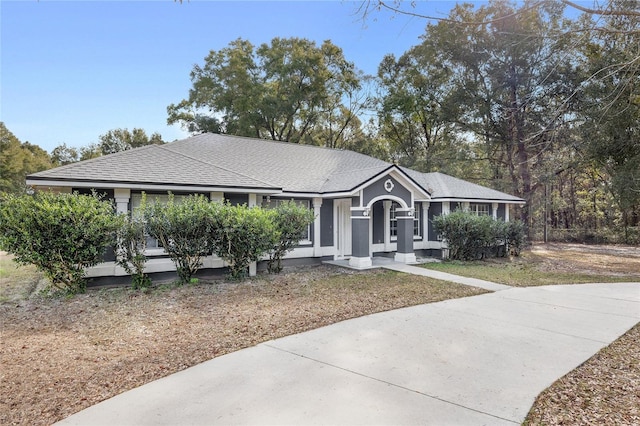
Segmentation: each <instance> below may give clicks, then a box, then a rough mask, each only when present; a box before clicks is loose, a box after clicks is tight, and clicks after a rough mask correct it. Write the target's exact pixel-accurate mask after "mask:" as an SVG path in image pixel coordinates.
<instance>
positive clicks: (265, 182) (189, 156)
mask: <svg viewBox="0 0 640 426" xmlns="http://www.w3.org/2000/svg"><path fill="white" fill-rule="evenodd" d="M177 142H179V141H177ZM167 145H169V144H165V145H157V146H158V147H160V148H162V149H163V150H166V151H170V152H171V153H173V154H176V155H180V156H182V157H185V158H188V159H190V160H193V161H197V162H199V163H203V164H206V165H208V166H211V167H215V168H217V169H221V170H224V171H227V172H231V173H235V174H237V175H240V176H242V177H245V178H248V179H251V180H254V181H256V182H260V183H262V184H265V185H268V186H271V187H272V188H279V187H278V186H277V185H274V184H273V183H271V182H267V181H264V180H262V179H257V178H255V177H253V176H249V175H245V174H244V173H240V172H237V171H235V170H233V169H228V168H226V167H222V166H219V165H217V164H213V163H210V162H209V161H206V160H202V159H200V158H195V157H192V156H191V155H187V154H185V153H183V152H177V151H174V150H173V149H170V148H169V147H168V146H167Z"/></svg>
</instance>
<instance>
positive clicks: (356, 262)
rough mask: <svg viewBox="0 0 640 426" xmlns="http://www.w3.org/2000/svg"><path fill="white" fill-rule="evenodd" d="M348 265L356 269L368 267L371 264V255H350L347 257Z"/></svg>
mask: <svg viewBox="0 0 640 426" xmlns="http://www.w3.org/2000/svg"><path fill="white" fill-rule="evenodd" d="M349 266H352V267H354V268H358V269H364V268H370V267H371V266H372V262H371V257H370V256H367V257H355V256H351V258H350V259H349Z"/></svg>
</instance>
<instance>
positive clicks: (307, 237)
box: [262, 198, 311, 244]
mask: <svg viewBox="0 0 640 426" xmlns="http://www.w3.org/2000/svg"><path fill="white" fill-rule="evenodd" d="M286 201H294V202H295V203H296V204H297V205H299V206H301V207H304V208H306V209H307V210H310V209H311V207H310V203H309V200H293V199H291V200H280V199H273V198H271V199H269V201H266V202H264V203H262V207H264V208H265V209H275V208H276V207H278V206H279V205H280V204H282V203H284V202H286ZM300 243H301V244H311V224H309V225H308V226H307V232H306V233H305V234H304V236H303V237H302V240H300Z"/></svg>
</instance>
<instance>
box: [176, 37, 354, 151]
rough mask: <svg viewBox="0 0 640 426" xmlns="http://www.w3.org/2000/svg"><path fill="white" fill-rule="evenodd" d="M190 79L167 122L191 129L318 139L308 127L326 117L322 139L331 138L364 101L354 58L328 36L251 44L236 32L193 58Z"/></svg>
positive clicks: (294, 139) (316, 126)
mask: <svg viewBox="0 0 640 426" xmlns="http://www.w3.org/2000/svg"><path fill="white" fill-rule="evenodd" d="M191 81H192V82H193V88H192V89H191V90H190V91H189V97H188V99H184V100H183V101H181V102H180V103H178V104H171V105H169V107H168V108H167V112H168V114H169V118H168V120H167V122H168V123H169V124H174V123H181V124H182V125H183V126H184V127H186V128H187V129H189V130H190V131H194V132H204V131H215V132H218V131H219V132H221V133H227V134H232V135H238V136H250V137H259V138H267V139H273V140H279V141H289V142H300V143H317V142H316V140H314V136H313V134H314V131H318V130H319V129H320V128H324V129H326V128H327V127H328V126H329V125H330V126H331V127H330V128H331V135H330V140H326V141H324V140H323V141H322V144H323V145H328V146H331V144H334V143H335V141H337V140H338V138H340V137H341V136H342V134H343V132H344V130H345V129H346V128H347V127H348V125H349V123H350V122H351V121H352V120H353V119H354V117H355V116H356V115H357V112H358V110H359V108H361V107H362V105H363V103H364V99H363V97H362V96H361V95H358V90H359V89H360V81H359V77H358V75H357V73H356V71H355V68H354V65H353V64H352V63H351V62H348V61H347V60H346V59H345V58H344V55H343V53H342V50H341V49H340V48H338V47H337V46H335V45H334V44H333V43H331V42H330V41H325V42H323V43H322V45H321V46H319V47H318V46H316V44H315V42H312V41H309V40H306V39H300V38H288V39H284V38H274V39H273V40H272V41H271V44H266V43H265V44H262V45H261V46H259V47H258V48H254V46H253V45H252V44H251V43H250V42H249V41H246V40H242V39H238V40H235V41H233V42H232V43H230V45H229V47H226V48H224V49H221V50H220V51H211V52H210V53H209V55H208V56H207V57H206V58H205V63H204V66H199V65H196V66H194V68H193V70H192V72H191ZM343 99H348V100H350V101H349V102H347V103H346V104H345V102H343Z"/></svg>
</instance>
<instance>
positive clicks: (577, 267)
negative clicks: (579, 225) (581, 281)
mask: <svg viewBox="0 0 640 426" xmlns="http://www.w3.org/2000/svg"><path fill="white" fill-rule="evenodd" d="M524 257H525V259H526V261H530V262H535V263H537V264H538V269H540V270H547V271H557V272H575V273H587V274H592V273H595V274H600V275H606V276H625V275H640V247H633V246H617V245H611V246H595V245H593V246H592V245H585V244H564V243H562V244H560V243H548V244H543V243H536V244H534V245H533V246H532V247H531V250H529V251H527V252H525V253H524Z"/></svg>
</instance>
